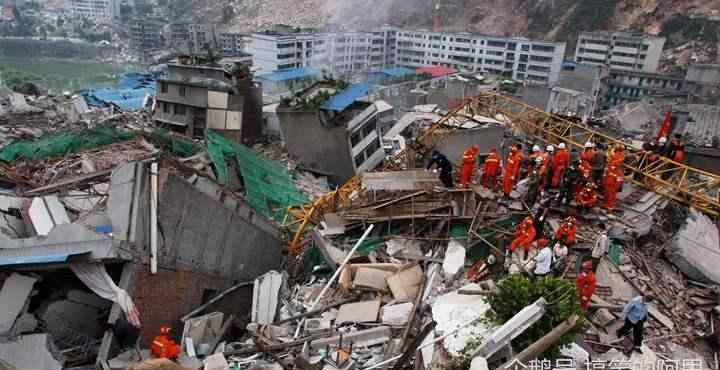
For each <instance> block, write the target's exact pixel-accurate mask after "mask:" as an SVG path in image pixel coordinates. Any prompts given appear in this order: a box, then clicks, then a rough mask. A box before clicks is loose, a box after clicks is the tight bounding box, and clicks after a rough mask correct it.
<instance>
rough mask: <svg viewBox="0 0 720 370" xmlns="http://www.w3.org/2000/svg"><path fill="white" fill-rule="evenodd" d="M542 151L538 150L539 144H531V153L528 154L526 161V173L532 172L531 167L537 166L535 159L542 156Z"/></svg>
mask: <svg viewBox="0 0 720 370" xmlns="http://www.w3.org/2000/svg"><path fill="white" fill-rule="evenodd" d="M542 156H543V152H542V151H541V150H540V145H533V147H532V153H530V154H529V155H528V161H527V167H528V168H527V174H528V175H529V174H530V173H532V172H533V169H535V168H536V167H537V159H538V158H542Z"/></svg>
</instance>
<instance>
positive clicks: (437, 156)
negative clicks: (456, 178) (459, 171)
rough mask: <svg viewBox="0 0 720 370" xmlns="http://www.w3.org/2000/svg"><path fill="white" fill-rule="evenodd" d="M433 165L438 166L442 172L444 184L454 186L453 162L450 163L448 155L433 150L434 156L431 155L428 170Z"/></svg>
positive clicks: (447, 186)
mask: <svg viewBox="0 0 720 370" xmlns="http://www.w3.org/2000/svg"><path fill="white" fill-rule="evenodd" d="M433 165H435V166H437V168H438V170H439V172H440V176H439V177H440V181H442V183H443V186H445V187H446V188H452V187H453V186H454V184H453V178H452V164H450V161H449V160H448V159H447V157H446V156H444V155H443V154H442V153H440V152H438V151H437V150H433V152H432V156H431V157H430V163H428V165H427V167H426V170H430V168H432V166H433Z"/></svg>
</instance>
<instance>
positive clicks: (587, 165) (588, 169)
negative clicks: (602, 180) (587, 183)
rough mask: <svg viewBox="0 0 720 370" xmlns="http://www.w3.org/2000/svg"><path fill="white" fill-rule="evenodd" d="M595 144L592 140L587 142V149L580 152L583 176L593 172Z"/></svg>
mask: <svg viewBox="0 0 720 370" xmlns="http://www.w3.org/2000/svg"><path fill="white" fill-rule="evenodd" d="M594 147H595V146H594V145H593V143H591V142H589V141H588V142H587V143H585V150H583V152H582V153H580V172H581V173H582V175H583V177H585V174H587V175H588V176H590V175H591V173H592V159H593V157H594V156H595V148H594Z"/></svg>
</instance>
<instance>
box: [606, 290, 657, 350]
mask: <svg viewBox="0 0 720 370" xmlns="http://www.w3.org/2000/svg"><path fill="white" fill-rule="evenodd" d="M652 301H653V297H652V296H651V295H646V296H645V297H643V296H637V297H635V298H633V299H632V300H630V302H628V304H626V305H625V308H623V317H624V319H625V324H624V325H623V326H622V327H621V328H620V329H618V331H617V332H616V333H615V334H616V335H617V337H618V338H621V337H624V336H625V335H626V334H628V333H629V332H630V329H632V332H633V345H634V348H633V349H634V350H635V351H637V352H640V353H642V351H641V350H640V347H641V346H642V342H643V329H644V325H645V321H646V320H647V317H648V303H650V302H652Z"/></svg>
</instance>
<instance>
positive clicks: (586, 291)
mask: <svg viewBox="0 0 720 370" xmlns="http://www.w3.org/2000/svg"><path fill="white" fill-rule="evenodd" d="M575 284H576V285H577V291H578V295H579V296H580V307H581V308H582V309H583V311H587V310H588V308H590V299H591V298H592V295H593V294H594V293H595V286H596V279H595V273H594V272H592V270H587V271H583V272H581V273H580V275H578V277H577V280H576V281H575Z"/></svg>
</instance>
